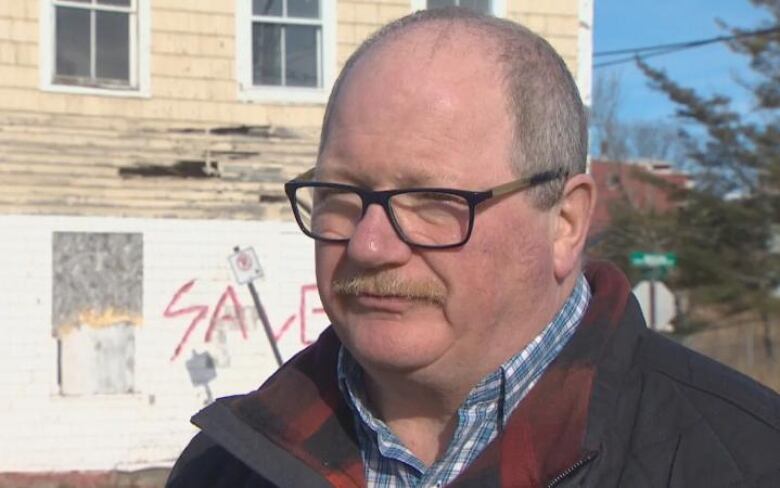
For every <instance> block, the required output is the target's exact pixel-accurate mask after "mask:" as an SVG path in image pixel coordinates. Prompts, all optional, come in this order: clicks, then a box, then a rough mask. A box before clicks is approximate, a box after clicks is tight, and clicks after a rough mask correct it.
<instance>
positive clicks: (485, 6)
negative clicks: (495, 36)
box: [412, 0, 506, 16]
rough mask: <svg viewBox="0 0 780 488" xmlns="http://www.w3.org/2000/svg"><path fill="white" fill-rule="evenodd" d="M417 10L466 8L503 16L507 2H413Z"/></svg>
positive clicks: (422, 0) (428, 0) (500, 0)
mask: <svg viewBox="0 0 780 488" xmlns="http://www.w3.org/2000/svg"><path fill="white" fill-rule="evenodd" d="M412 7H414V9H415V10H419V9H423V8H444V7H465V8H469V9H471V10H476V11H477V12H480V13H483V14H490V15H496V16H503V15H505V14H506V0H412Z"/></svg>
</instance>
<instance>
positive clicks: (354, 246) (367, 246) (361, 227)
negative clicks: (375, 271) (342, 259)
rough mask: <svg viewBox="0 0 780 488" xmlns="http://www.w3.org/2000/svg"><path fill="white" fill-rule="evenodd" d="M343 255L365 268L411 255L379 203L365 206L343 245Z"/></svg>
mask: <svg viewBox="0 0 780 488" xmlns="http://www.w3.org/2000/svg"><path fill="white" fill-rule="evenodd" d="M347 255H348V257H349V258H350V259H352V260H353V261H354V262H355V263H356V264H359V265H360V266H363V267H365V268H377V267H382V266H393V265H399V264H403V263H405V262H406V261H407V260H408V259H409V258H410V257H411V255H412V250H411V248H410V247H409V245H408V244H406V243H405V242H404V241H402V240H401V238H400V236H399V235H398V233H397V232H396V231H395V228H394V227H393V223H392V222H390V216H389V215H387V212H385V210H384V209H383V208H382V206H381V205H376V204H374V205H369V206H368V208H367V209H366V212H365V214H364V215H363V218H362V219H361V220H360V221H359V222H358V223H357V226H356V227H355V232H354V234H352V238H351V239H350V240H349V244H348V245H347Z"/></svg>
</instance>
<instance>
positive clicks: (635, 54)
mask: <svg viewBox="0 0 780 488" xmlns="http://www.w3.org/2000/svg"><path fill="white" fill-rule="evenodd" d="M775 33H780V26H774V27H770V28H768V29H760V30H755V31H748V32H740V33H737V34H732V35H728V36H717V37H711V38H709V39H698V40H694V41H686V42H675V43H670V44H656V45H654V46H643V47H636V48H631V49H613V50H611V51H602V52H598V53H595V54H593V57H594V58H596V57H608V56H616V55H619V54H629V53H630V54H632V55H631V56H626V57H622V58H618V59H613V60H610V61H603V62H601V63H596V64H594V65H593V68H594V69H595V68H604V67H607V66H614V65H617V64H623V63H630V62H633V61H634V60H636V59H637V58H639V59H645V58H650V57H654V56H661V55H664V54H671V53H674V52H677V51H682V50H685V49H692V48H695V47H700V46H705V45H707V44H715V43H717V42H726V41H732V40H735V39H741V38H744V37H758V36H766V35H770V34H775ZM642 53H645V54H642Z"/></svg>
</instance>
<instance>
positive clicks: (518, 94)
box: [319, 8, 588, 208]
mask: <svg viewBox="0 0 780 488" xmlns="http://www.w3.org/2000/svg"><path fill="white" fill-rule="evenodd" d="M433 22H449V23H458V24H461V25H464V26H467V27H474V28H477V29H478V30H479V31H480V33H482V34H485V35H486V36H487V38H488V39H492V40H494V41H496V44H497V46H498V49H499V52H498V53H497V60H498V62H499V63H500V64H501V65H502V66H503V71H504V73H503V75H504V82H505V90H506V95H507V99H508V107H509V111H510V113H511V114H512V116H513V117H514V122H515V123H514V134H513V140H512V149H511V152H512V155H511V159H512V160H511V161H510V164H511V165H512V169H513V172H514V173H515V174H516V175H517V176H521V175H530V174H533V173H536V172H540V171H547V170H554V169H559V168H562V169H563V170H565V171H566V172H567V173H568V174H569V175H573V174H577V173H584V172H585V166H586V160H587V153H588V134H587V122H586V116H585V110H584V108H583V105H582V100H581V99H580V95H579V92H578V90H577V85H576V83H575V82H574V79H573V78H572V76H571V73H569V70H568V68H567V67H566V64H565V63H564V61H563V59H561V57H560V56H559V55H558V53H556V52H555V50H554V49H553V48H552V46H550V44H549V43H547V41H545V40H544V39H542V38H541V37H540V36H538V35H536V34H534V33H533V32H531V31H530V30H528V29H527V28H525V27H523V26H521V25H519V24H516V23H514V22H511V21H509V20H504V19H499V18H496V17H491V16H487V15H482V14H479V13H476V12H473V11H471V10H468V9H463V8H444V9H431V10H422V11H419V12H416V13H414V14H411V15H407V16H406V17H402V18H400V19H398V20H395V21H393V22H391V23H389V24H387V25H386V26H384V27H382V28H381V29H380V30H378V31H377V32H376V33H374V34H373V35H372V36H371V37H369V38H368V39H366V40H365V41H364V42H363V43H362V44H361V45H360V47H358V48H357V50H355V52H354V53H352V55H351V56H350V57H349V59H348V60H347V62H346V64H345V65H344V68H343V69H342V71H341V73H340V74H339V76H338V78H337V79H336V82H335V84H334V86H333V91H332V92H331V94H330V98H329V99H328V104H327V106H326V108H325V117H324V119H323V124H322V134H321V138H320V148H319V151H320V153H322V150H323V148H324V146H325V142H326V140H327V136H328V131H329V128H330V119H331V117H332V115H333V110H334V105H335V103H336V100H337V98H338V95H339V92H340V90H341V87H342V84H343V81H344V79H345V78H346V77H347V76H348V75H349V73H350V71H351V70H352V68H353V67H354V65H355V63H356V62H357V61H358V60H359V59H360V58H361V57H363V55H365V54H366V53H367V52H368V51H369V50H370V49H371V48H372V47H374V46H376V45H377V44H379V43H380V42H381V41H384V40H387V39H390V38H395V37H397V36H399V35H400V34H402V33H404V32H407V31H408V30H409V28H410V27H413V26H421V25H423V24H426V23H433ZM564 184H565V181H563V179H558V180H555V181H553V182H550V183H547V184H545V185H540V186H539V187H536V188H534V189H532V193H531V194H532V195H533V198H534V202H535V203H536V205H537V206H538V207H540V208H550V207H552V206H553V205H554V204H555V203H556V202H557V201H558V200H559V199H560V196H561V193H562V191H563V186H564Z"/></svg>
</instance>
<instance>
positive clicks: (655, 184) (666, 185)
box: [590, 159, 693, 236]
mask: <svg viewBox="0 0 780 488" xmlns="http://www.w3.org/2000/svg"><path fill="white" fill-rule="evenodd" d="M590 173H591V175H592V176H593V179H594V180H595V182H596V188H597V191H598V200H597V201H596V209H595V210H594V213H593V223H592V225H591V229H590V234H591V236H597V235H598V234H600V233H602V232H603V231H604V230H606V229H607V228H608V227H609V224H610V222H611V220H612V219H611V214H610V212H611V209H612V208H614V207H615V206H620V205H629V206H631V207H633V208H635V209H637V210H639V211H642V212H651V211H652V212H657V213H663V212H667V211H669V210H671V209H672V208H674V206H675V205H678V203H677V202H675V201H674V199H673V195H672V192H671V191H670V189H673V188H690V187H691V186H692V185H693V180H692V179H691V177H690V176H689V175H688V174H686V173H685V172H682V171H679V170H677V169H675V168H674V167H673V166H672V165H671V164H669V163H667V162H665V161H651V160H639V161H604V160H598V159H596V160H592V161H591V162H590ZM659 183H661V184H660V185H659Z"/></svg>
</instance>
